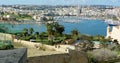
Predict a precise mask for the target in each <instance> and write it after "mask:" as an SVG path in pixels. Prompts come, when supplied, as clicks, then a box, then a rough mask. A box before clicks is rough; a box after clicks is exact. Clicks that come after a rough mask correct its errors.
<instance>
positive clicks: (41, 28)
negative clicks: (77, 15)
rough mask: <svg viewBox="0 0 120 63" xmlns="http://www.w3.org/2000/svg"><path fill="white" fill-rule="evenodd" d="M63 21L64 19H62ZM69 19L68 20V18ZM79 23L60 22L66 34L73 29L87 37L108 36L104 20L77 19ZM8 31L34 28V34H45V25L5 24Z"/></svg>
mask: <svg viewBox="0 0 120 63" xmlns="http://www.w3.org/2000/svg"><path fill="white" fill-rule="evenodd" d="M61 19H63V18H61ZM67 19H68V18H67ZM75 20H77V22H64V21H59V20H58V21H59V24H61V25H63V26H64V27H65V31H64V33H70V32H71V31H72V30H73V29H76V30H78V31H79V32H80V33H81V34H87V35H92V36H94V35H102V36H106V28H107V23H105V22H104V21H103V20H92V19H75ZM4 26H5V27H6V28H7V29H8V30H18V31H22V30H23V29H24V28H28V29H29V28H31V27H32V28H34V32H45V31H46V26H45V24H14V25H10V24H5V25H4Z"/></svg>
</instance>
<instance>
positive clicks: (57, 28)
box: [54, 22, 64, 35]
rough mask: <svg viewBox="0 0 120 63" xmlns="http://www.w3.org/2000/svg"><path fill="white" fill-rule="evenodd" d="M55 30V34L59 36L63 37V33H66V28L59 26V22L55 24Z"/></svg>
mask: <svg viewBox="0 0 120 63" xmlns="http://www.w3.org/2000/svg"><path fill="white" fill-rule="evenodd" d="M54 29H55V32H56V33H57V34H59V35H62V33H63V32H64V26H62V25H59V24H58V23H57V22H56V23H54Z"/></svg>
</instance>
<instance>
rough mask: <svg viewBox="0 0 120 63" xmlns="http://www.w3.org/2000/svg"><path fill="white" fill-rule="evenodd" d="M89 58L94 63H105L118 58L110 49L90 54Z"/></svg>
mask: <svg viewBox="0 0 120 63" xmlns="http://www.w3.org/2000/svg"><path fill="white" fill-rule="evenodd" d="M89 57H90V60H91V61H92V62H94V61H95V62H97V63H101V62H102V63H103V62H106V61H109V60H111V59H115V58H117V53H116V52H114V51H111V50H109V49H106V48H105V49H96V50H93V51H92V52H89Z"/></svg>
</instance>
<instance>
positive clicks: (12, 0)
mask: <svg viewBox="0 0 120 63" xmlns="http://www.w3.org/2000/svg"><path fill="white" fill-rule="evenodd" d="M1 4H6V5H9V4H33V5H76V4H79V5H86V4H87V5H94V4H96V5H115V6H120V0H0V5H1Z"/></svg>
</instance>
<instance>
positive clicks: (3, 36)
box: [0, 33, 12, 40]
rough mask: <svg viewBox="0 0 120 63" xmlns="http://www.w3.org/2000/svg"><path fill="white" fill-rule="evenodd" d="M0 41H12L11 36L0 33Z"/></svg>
mask: <svg viewBox="0 0 120 63" xmlns="http://www.w3.org/2000/svg"><path fill="white" fill-rule="evenodd" d="M0 40H12V36H11V35H10V34H5V33H0Z"/></svg>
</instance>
